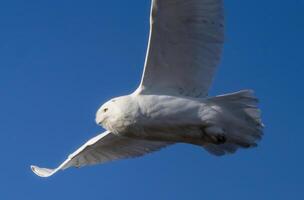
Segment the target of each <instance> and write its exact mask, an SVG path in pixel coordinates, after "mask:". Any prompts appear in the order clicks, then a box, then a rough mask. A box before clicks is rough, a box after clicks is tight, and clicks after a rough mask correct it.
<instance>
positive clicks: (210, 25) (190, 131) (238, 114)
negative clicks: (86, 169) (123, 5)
mask: <svg viewBox="0 0 304 200" xmlns="http://www.w3.org/2000/svg"><path fill="white" fill-rule="evenodd" d="M150 24H151V27H150V37H149V44H148V50H147V56H146V62H145V67H144V72H143V76H142V79H141V83H140V85H139V87H138V88H137V90H136V91H134V92H133V93H132V94H130V95H127V96H122V97H116V98H114V99H112V100H110V101H108V102H106V103H105V104H104V105H102V106H101V107H100V109H99V110H98V111H97V114H96V123H97V124H98V125H100V126H102V127H103V128H104V129H106V131H105V132H104V133H102V134H100V135H98V136H96V137H94V138H92V139H91V140H89V141H88V142H87V143H85V144H84V145H83V146H81V147H80V148H79V149H78V150H77V151H76V152H74V153H72V154H71V155H70V156H69V157H68V158H67V160H66V161H64V162H63V163H62V164H61V165H60V166H59V167H57V168H55V169H47V168H40V167H37V166H31V169H32V170H33V172H34V173H36V174H37V175H38V176H41V177H49V176H51V175H53V174H54V173H56V172H58V171H59V170H64V169H67V168H69V167H83V166H86V165H93V164H98V163H105V162H108V161H113V160H117V159H124V158H133V157H138V156H143V155H145V154H147V153H151V152H154V151H157V150H160V149H161V148H164V147H167V146H169V145H173V144H176V143H187V144H193V145H197V146H199V147H202V148H204V149H206V150H207V151H208V152H210V153H211V154H213V155H217V156H221V155H225V154H232V153H235V152H236V151H237V149H239V148H250V147H255V146H256V145H257V142H258V141H259V140H260V139H261V137H262V135H263V124H262V122H261V119H260V110H259V109H258V108H257V103H258V101H257V98H255V97H254V94H253V91H251V90H243V91H240V92H236V93H231V94H226V95H221V96H216V97H207V95H208V89H209V87H210V84H211V82H212V79H213V76H214V73H215V71H216V68H217V65H218V64H219V62H220V56H221V51H222V47H223V43H224V14H223V0H152V8H151V17H150Z"/></svg>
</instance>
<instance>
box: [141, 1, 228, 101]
mask: <svg viewBox="0 0 304 200" xmlns="http://www.w3.org/2000/svg"><path fill="white" fill-rule="evenodd" d="M223 43H224V14H223V1H222V0H152V10H151V26H150V38H149V45H148V51H147V56H146V62H145V68H144V73H143V77H142V81H141V84H140V86H139V88H138V89H137V91H136V92H138V93H141V94H151V93H156V94H172V95H185V96H194V97H198V96H201V97H203V96H206V95H207V94H208V90H209V87H210V84H211V82H212V79H213V76H214V73H215V71H216V67H217V65H218V64H219V61H220V57H221V51H222V46H223Z"/></svg>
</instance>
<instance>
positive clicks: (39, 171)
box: [31, 165, 55, 178]
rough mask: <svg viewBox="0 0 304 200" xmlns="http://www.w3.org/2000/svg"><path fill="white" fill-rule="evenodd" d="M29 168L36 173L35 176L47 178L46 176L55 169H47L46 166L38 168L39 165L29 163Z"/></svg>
mask: <svg viewBox="0 0 304 200" xmlns="http://www.w3.org/2000/svg"><path fill="white" fill-rule="evenodd" d="M31 170H32V171H33V172H34V173H35V174H36V175H37V176H40V177H43V178H47V177H50V176H52V175H53V174H54V172H55V170H53V169H47V168H40V167H37V166H35V165H31Z"/></svg>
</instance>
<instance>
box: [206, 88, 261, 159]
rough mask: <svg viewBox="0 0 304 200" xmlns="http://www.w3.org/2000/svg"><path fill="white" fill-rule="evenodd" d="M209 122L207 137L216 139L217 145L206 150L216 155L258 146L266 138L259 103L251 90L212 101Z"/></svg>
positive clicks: (210, 102)
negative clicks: (263, 137) (263, 136)
mask: <svg viewBox="0 0 304 200" xmlns="http://www.w3.org/2000/svg"><path fill="white" fill-rule="evenodd" d="M207 104H208V105H209V106H210V111H211V112H210V113H212V114H210V113H209V115H205V116H208V119H205V120H207V121H209V122H210V126H208V127H206V129H205V132H206V134H207V136H209V137H211V138H215V139H217V142H213V143H209V144H206V145H204V148H205V149H206V150H207V151H208V152H210V153H212V154H215V155H218V156H220V155H225V154H227V153H234V152H235V151H236V150H237V149H238V148H240V147H242V148H250V147H255V146H257V142H258V141H259V140H260V139H261V138H262V135H263V127H264V125H263V123H262V120H261V114H260V110H259V109H258V107H257V105H258V99H257V98H256V97H255V96H254V92H253V91H252V90H243V91H240V92H237V93H232V94H226V95H222V96H217V97H213V98H209V99H208V100H207Z"/></svg>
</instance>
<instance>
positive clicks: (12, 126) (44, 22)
mask: <svg viewBox="0 0 304 200" xmlns="http://www.w3.org/2000/svg"><path fill="white" fill-rule="evenodd" d="M225 5H226V16H227V34H226V45H225V51H224V55H223V60H222V64H221V66H220V68H219V71H218V73H217V75H216V79H215V82H214V84H213V87H212V89H211V95H217V94H222V93H227V92H233V91H237V90H240V89H244V88H252V89H254V90H256V92H257V95H258V97H259V98H260V100H261V107H262V109H263V118H264V122H265V124H266V125H267V128H266V129H265V137H264V140H263V141H262V142H261V143H260V146H259V147H258V148H256V149H252V150H245V151H241V152H238V153H237V154H235V155H233V156H227V157H222V158H217V157H213V156H211V155H209V154H207V153H206V152H205V151H204V150H202V149H200V148H197V147H194V146H188V145H177V146H174V147H171V148H168V149H165V150H163V151H161V152H158V153H155V154H152V155H149V156H146V157H143V158H139V159H135V160H124V161H118V162H114V163H109V164H106V165H99V166H95V167H89V168H83V169H80V170H78V169H70V170H67V171H65V172H61V173H59V174H57V175H56V176H54V177H51V178H50V179H41V178H39V177H37V176H35V175H34V174H33V173H32V172H31V171H30V168H29V166H30V164H40V165H42V166H50V167H52V166H54V167H55V166H56V165H57V164H58V163H60V162H61V161H63V160H64V159H65V158H66V156H67V155H68V154H69V153H71V152H73V151H74V150H75V149H76V148H77V147H79V145H81V144H82V143H83V142H85V141H86V140H87V139H89V138H90V137H92V136H94V135H96V134H97V133H99V132H101V129H100V128H99V127H97V126H96V125H95V123H94V116H95V111H96V110H97V108H98V107H99V106H100V104H102V103H103V102H104V101H106V100H107V99H109V98H111V97H114V96H118V95H123V94H128V93H130V92H131V91H132V90H134V89H135V88H136V86H137V85H138V83H139V80H140V75H141V73H142V66H143V62H144V57H145V50H146V44H147V37H148V29H149V25H148V17H149V15H148V12H149V9H150V1H149V0H144V1H126V0H115V1H114V0H113V1H104V0H88V1H79V0H73V1H72V0H69V1H68V0H61V1H59V0H52V1H38V0H36V1H35V0H27V1H23V0H10V1H1V2H0V30H1V31H0V141H1V145H0V152H1V165H0V199H9V200H18V199H32V200H36V199H43V200H54V199H73V200H80V199H81V200H83V199H90V200H95V199H109V200H112V199H113V200H115V199H132V200H135V199H140V200H142V199H145V200H152V199H153V200H155V199H174V200H181V199H191V200H202V199H212V200H222V199H227V200H228V199H234V200H239V199H246V200H256V199H259V200H264V199H265V200H269V199H276V200H281V199H282V200H285V199H304V195H303V189H304V181H303V179H304V172H303V169H304V159H303V158H304V156H303V153H304V150H303V148H304V147H303V141H304V131H303V123H304V117H303V113H304V106H303V104H304V94H303V87H304V81H303V73H304V69H303V67H304V61H303V46H304V39H303V35H304V12H303V10H304V1H303V0H294V1H289V2H286V1H284V2H283V1H276V0H268V1H265V0H255V1H225Z"/></svg>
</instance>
